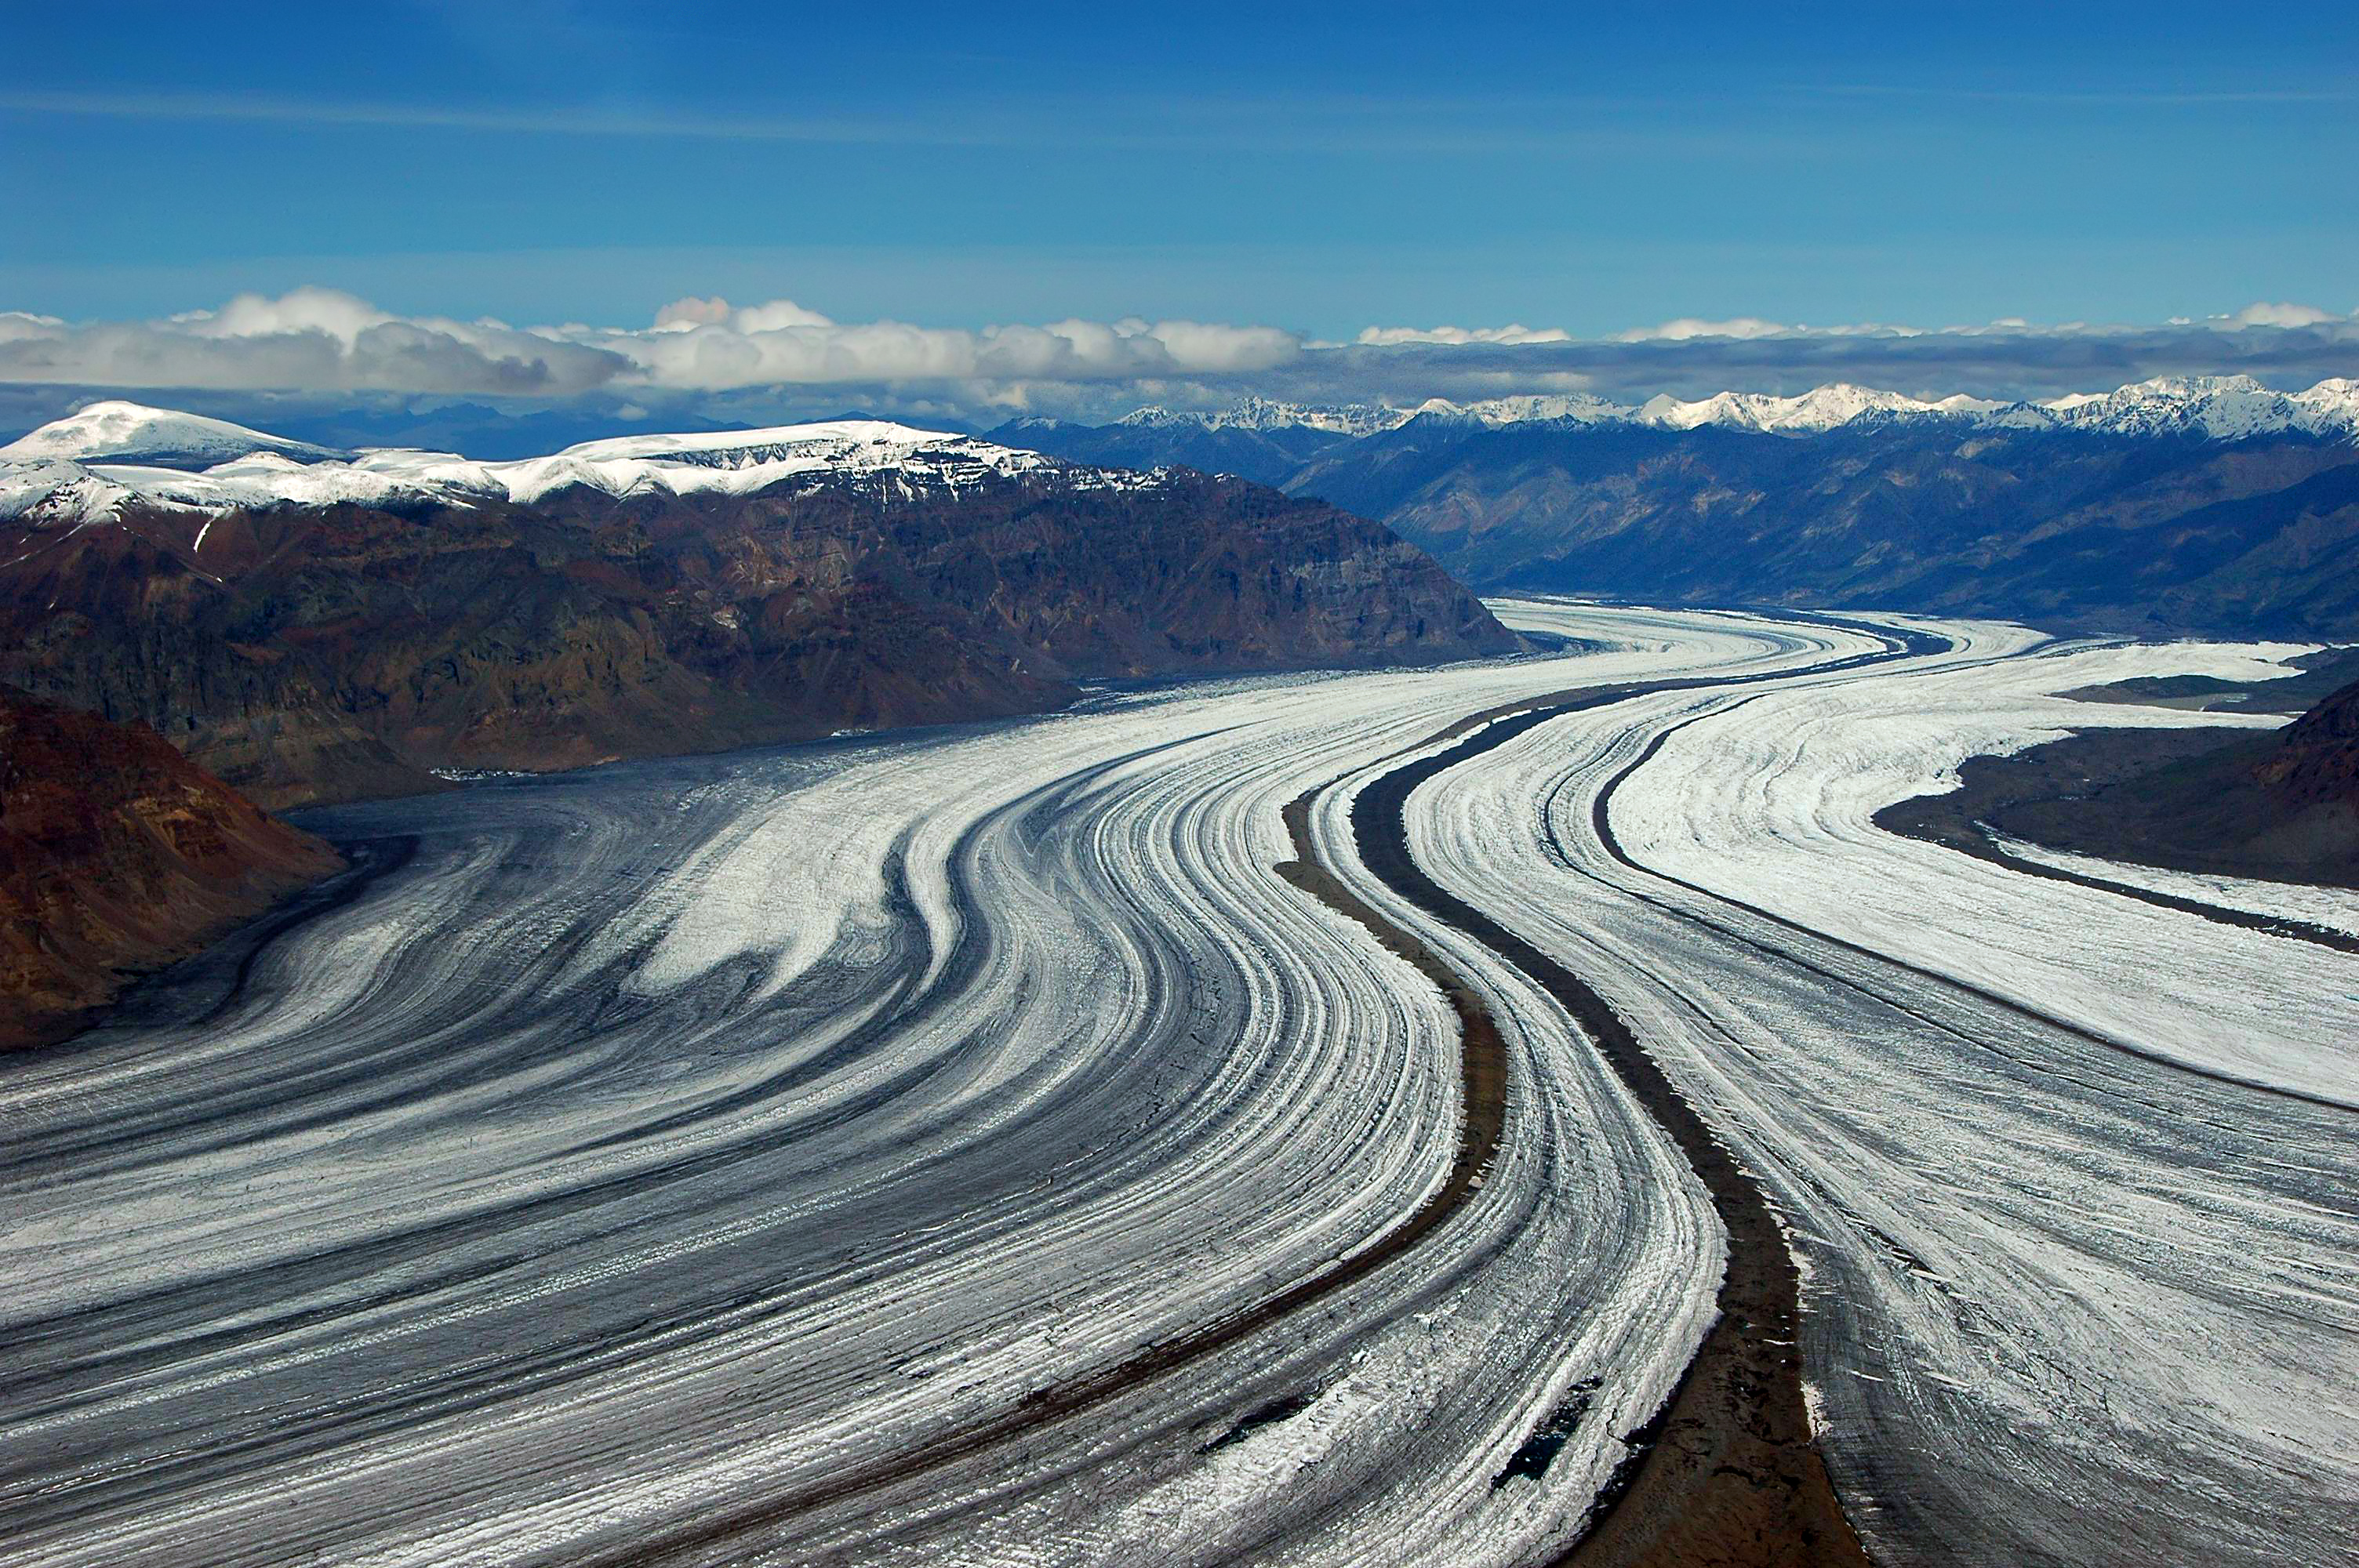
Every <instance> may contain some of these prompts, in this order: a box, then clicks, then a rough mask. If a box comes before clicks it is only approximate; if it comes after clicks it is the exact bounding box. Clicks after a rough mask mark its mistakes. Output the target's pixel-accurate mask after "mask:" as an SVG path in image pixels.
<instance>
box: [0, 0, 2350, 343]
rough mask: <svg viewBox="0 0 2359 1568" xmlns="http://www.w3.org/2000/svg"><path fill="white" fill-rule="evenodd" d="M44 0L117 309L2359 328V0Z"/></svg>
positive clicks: (161, 312) (20, 185) (1314, 325)
mask: <svg viewBox="0 0 2359 1568" xmlns="http://www.w3.org/2000/svg"><path fill="white" fill-rule="evenodd" d="M9 12H10V15H9V16H8V26H7V32H8V35H9V37H10V39H11V50H10V52H11V54H12V55H13V56H14V57H15V59H16V69H14V70H10V71H9V72H8V73H7V80H6V81H5V84H0V200H5V204H6V211H7V212H8V213H9V214H10V221H9V222H8V223H7V225H6V231H7V232H6V238H5V242H0V309H16V310H22V311H28V312H34V313H38V314H41V315H45V316H50V317H57V318H62V319H66V320H68V321H70V322H77V323H80V322H89V321H93V320H125V321H128V320H145V319H157V318H161V317H165V316H168V315H170V314H172V313H175V312H180V311H186V310H190V309H195V308H212V307H218V306H219V305H221V304H222V303H223V301H224V300H226V299H228V298H229V297H232V296H233V295H235V294H240V293H245V292H258V293H262V294H265V295H271V296H277V295H280V294H283V293H284V292H286V291H287V290H289V289H294V288H297V287H307V286H309V287H327V288H332V289H340V290H343V291H347V292H349V293H351V294H353V295H355V296H358V297H362V298H364V299H366V300H368V301H370V302H372V303H373V304H374V305H375V306H377V307H380V308H382V309H383V310H385V311H386V312H389V313H391V314H393V315H396V316H402V317H419V316H451V317H457V318H462V319H474V318H477V317H481V316H486V315H488V316H494V317H497V318H500V319H503V320H506V321H510V322H515V323H517V324H519V325H522V324H538V323H554V322H561V321H581V322H590V323H604V324H610V325H614V326H618V327H619V326H632V327H641V326H645V325H646V324H647V322H648V321H649V320H650V319H652V317H653V315H654V313H655V312H656V311H657V310H658V308H661V307H663V306H664V305H666V304H667V303H668V302H670V301H673V300H675V299H678V298H680V297H683V296H688V295H712V294H721V295H725V296H727V297H729V298H730V299H731V300H733V301H735V302H738V303H740V304H744V303H747V302H756V301H761V300H767V299H774V298H788V299H792V300H794V301H796V302H798V303H799V304H800V305H801V306H803V307H806V308H809V309H810V310H813V311H816V312H822V313H824V314H825V315H826V316H828V317H830V318H832V319H835V320H837V321H859V322H866V321H872V320H876V319H893V320H899V321H909V322H916V323H919V324H923V325H926V326H931V327H941V328H970V329H973V328H982V327H984V326H986V325H990V324H995V323H1007V322H1032V323H1041V322H1049V321H1055V320H1060V319H1066V318H1080V319H1088V320H1093V321H1115V320H1118V319H1122V318H1124V317H1126V316H1132V315H1136V316H1139V317H1142V318H1145V319H1148V320H1161V319H1172V318H1176V319H1187V320H1193V321H1205V322H1228V323H1239V324H1247V323H1250V324H1261V325H1266V326H1271V327H1276V328H1279V329H1283V330H1287V331H1289V332H1292V333H1295V334H1297V335H1299V336H1301V337H1304V338H1306V339H1310V340H1319V339H1335V340H1343V339H1349V338H1351V337H1352V336H1353V335H1354V334H1356V333H1358V332H1359V331H1361V330H1363V329H1365V328H1368V327H1371V326H1402V325H1414V326H1432V325H1435V324H1438V323H1451V324H1455V325H1462V326H1467V327H1495V326H1499V325H1503V324H1505V323H1508V322H1521V323H1524V324H1527V325H1530V326H1534V327H1541V326H1545V327H1549V328H1558V329H1562V330H1565V331H1567V332H1569V333H1571V335H1573V336H1575V337H1577V338H1600V337H1604V336H1607V335H1610V334H1614V333H1617V332H1620V331H1623V330H1627V329H1632V328H1638V327H1645V326H1647V325H1650V324H1653V323H1658V322H1661V321H1665V320H1668V319H1674V318H1687V317H1695V318H1704V319H1728V318H1736V317H1746V318H1760V319H1767V320H1770V321H1775V322H1778V323H1783V324H1804V323H1807V324H1810V325H1813V326H1821V327H1823V326H1829V325H1833V324H1841V323H1855V322H1882V323H1909V324H1914V325H1918V326H1930V327H1939V326H1949V325H1956V324H1965V323H1982V322H1987V321H1990V320H1992V319H1995V318H2003V317H2021V318H2026V319H2029V320H2031V321H2034V322H2039V323H2058V322H2071V321H2083V320H2086V321H2101V322H2125V323H2137V324H2155V323H2160V322H2163V321H2164V320H2166V319H2169V318H2172V317H2181V316H2187V317H2198V318H2201V317H2205V316H2212V315H2219V314H2223V313H2226V312H2230V311H2234V310H2236V309H2238V308H2242V307H2245V306H2247V305H2249V304H2251V303H2252V302H2254V301H2256V300H2269V301H2281V300H2290V301H2298V302H2301V303H2304V304H2308V305H2312V306H2317V307H2320V308H2323V309H2325V310H2328V311H2332V312H2335V313H2338V314H2344V315H2348V314H2350V313H2352V312H2353V311H2354V308H2359V266H2354V259H2353V258H2354V256H2359V200H2354V198H2353V195H2352V189H2353V181H2352V175H2351V170H2352V169H2353V168H2359V7H2354V6H2350V5H2314V6H2305V5H2288V6H2272V7H2267V8H2263V9H2258V10H2256V9H2254V8H2238V7H2223V6H2219V5H2206V6H2193V5H2173V4H2147V5H2136V6H2126V5H2052V4H2051V5H2006V4H2000V5H1978V6H1973V7H1940V8H1933V7H1913V6H1903V5H1889V4H1886V5H1875V6H1843V5H1812V6H1808V7H1778V6H1767V5H1742V6H1738V5H1730V6H1722V5H1710V4H1697V5H1683V6H1680V7H1678V8H1676V9H1675V10H1672V9H1654V8H1646V9H1642V8H1639V7H1631V6H1626V5H1615V6H1597V7H1590V6H1571V5H1565V6H1550V7H1545V8H1533V9H1531V10H1529V11H1522V12H1518V11H1513V10H1506V9H1504V8H1500V7H1492V6H1478V5H1416V6H1398V7H1396V6H1389V5H1380V4H1377V5H1371V4H1358V5H1348V6H1335V7H1297V6H1277V5H1258V6H1252V7H1223V6H1220V5H1188V6H1170V7H1117V6H1108V5H1090V6H1028V7H1004V6H993V7H972V6H970V7H963V8H960V9H947V8H936V7H931V6H927V5H891V6H871V7H860V6H844V5H831V6H828V7H823V8H822V7H809V8H804V7H795V6H783V5H694V4H690V5H666V6H654V5H645V6H632V5H598V4H553V3H552V4H512V5H490V4H451V5H385V6H368V7H362V6H337V5H327V6H319V5H305V6H301V7H296V6H291V5H290V6H286V7H255V6H241V5H203V6H191V5H154V6H148V5H103V4H87V5H30V4H16V5H11V6H10V7H9ZM18 379H21V378H18Z"/></svg>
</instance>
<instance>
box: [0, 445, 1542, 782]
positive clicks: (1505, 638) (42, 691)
mask: <svg viewBox="0 0 2359 1568" xmlns="http://www.w3.org/2000/svg"><path fill="white" fill-rule="evenodd" d="M1092 474H1093V470H1072V469H1067V468H1065V467H1064V466H1063V465H1059V466H1058V467H1057V468H1056V469H1055V470H1050V471H1049V472H1047V473H1045V474H1027V475H1022V476H1016V477H1005V478H995V479H992V480H990V481H985V482H982V483H975V484H963V483H962V484H959V485H956V486H954V487H948V488H944V487H939V486H938V487H935V488H932V489H928V488H925V487H923V486H922V485H921V486H919V487H916V488H914V489H913V488H912V487H911V486H910V485H908V483H906V482H895V481H894V480H893V479H892V478H891V477H890V476H889V475H888V476H886V478H885V479H882V480H877V479H873V478H872V479H869V480H866V481H863V482H848V481H840V480H838V481H830V480H813V481H810V482H807V483H798V484H788V485H781V486H777V487H775V488H772V489H768V490H765V491H762V492H758V493H756V494H753V495H747V496H738V495H726V494H716V493H703V494H692V495H689V496H684V497H683V496H675V495H670V494H659V495H647V496H633V497H626V498H623V499H616V498H615V497H613V496H610V495H607V494H605V493H603V492H598V491H594V490H591V489H588V488H586V487H576V488H574V489H571V490H568V491H563V492H558V493H556V494H554V495H550V496H549V497H546V498H544V499H543V500H542V501H540V502H538V503H533V504H531V505H518V504H509V503H493V502H484V503H480V504H467V505H452V504H444V503H433V504H421V505H419V507H417V508H415V509H413V510H408V511H388V510H377V509H372V508H364V507H358V506H351V505H341V506H332V507H292V506H288V507H278V508H273V509H267V510H255V511H250V512H233V513H230V514H226V515H223V516H219V517H216V518H214V519H213V520H212V522H211V524H210V527H209V531H208V532H207V534H206V535H205V542H204V544H203V546H202V550H201V554H200V552H199V551H198V550H197V548H196V547H195V546H194V540H195V538H196V535H197V534H198V531H199V528H200V527H201V525H204V519H203V518H202V517H201V515H200V514H190V513H187V512H175V511H169V510H154V509H141V508H139V507H137V506H134V507H132V508H130V509H127V510H125V511H122V512H120V513H118V514H114V515H113V516H111V517H108V518H106V519H104V520H103V521H99V522H95V523H91V524H86V525H82V526H79V527H78V528H76V527H73V525H72V524H67V523H57V524H49V525H47V526H46V527H44V526H40V525H38V524H19V525H15V526H12V527H11V528H10V529H9V530H7V531H6V535H7V536H0V546H6V554H7V555H9V556H20V557H21V558H19V559H16V560H13V561H12V562H11V563H10V564H9V565H7V566H6V567H5V568H0V679H5V680H9V681H12V682H14V683H16V684H17V685H19V686H21V687H26V688H27V689H28V690H30V691H32V692H34V693H36V694H37V695H39V696H42V697H49V698H51V699H54V700H57V701H60V702H64V703H67V704H70V705H71V706H75V707H80V708H89V709H91V710H93V711H96V712H99V713H101V714H103V715H104V716H106V717H108V718H113V719H139V720H143V721H145V722H147V723H148V724H151V725H153V726H154V727H156V728H157V729H158V730H160V731H162V732H163V733H164V734H165V735H166V736H167V737H168V739H170V740H171V741H173V742H174V743H175V744H176V745H178V746H179V747H180V748H181V749H182V750H183V751H184V752H187V753H188V755H189V756H190V758H192V759H193V760H195V761H196V762H200V763H201V764H202V765H204V766H205V767H208V768H210V769H212V770H213V771H214V772H216V773H219V774H220V775H221V776H222V777H223V778H224V779H226V780H228V781H229V782H230V783H232V784H234V785H236V786H237V787H239V788H241V789H243V790H245V791H246V792H247V793H248V794H250V795H253V796H254V797H255V799H256V800H258V801H260V802H261V803H262V804H263V805H265V806H271V807H273V808H276V807H278V806H287V805H291V804H294V803H297V802H301V801H314V800H333V799H346V798H354V797H358V796H364V795H386V794H392V793H398V792H401V791H404V790H410V789H419V788H427V787H431V786H432V782H433V781H432V780H431V778H430V776H429V770H430V769H434V768H447V767H497V768H526V769H539V768H553V767H567V766H573V765H578V764H581V763H585V762H596V761H599V760H602V759H605V758H611V757H618V756H634V755H639V756H644V755H655V754H660V753H665V752H689V751H714V750H722V749H725V748H728V747H732V746H738V745H746V744H754V743H760V742H767V741H781V740H790V739H797V738H802V737H808V736H813V735H821V734H826V733H829V732H831V731H833V730H839V729H845V728H862V729H865V728H875V727H886V726H893V725H905V724H924V723H935V722H943V721H952V720H963V719H981V718H990V717H997V716H1002V715H1007V714H1015V713H1026V712H1038V711H1042V710H1045V709H1048V708H1055V707H1058V706H1060V705H1062V704H1064V703H1066V702H1068V701H1071V699H1072V698H1073V697H1074V696H1075V695H1076V694H1077V687H1076V682H1078V681H1081V680H1084V679H1089V678H1097V677H1142V676H1177V675H1186V674H1198V673H1212V672H1229V671H1249V670H1264V669H1279V668H1288V667H1296V668H1299V667H1310V666H1321V665H1379V664H1414V663H1433V662H1440V661H1442V660H1448V659H1454V658H1465V657H1470V656H1473V655H1476V654H1493V653H1500V652H1505V651H1507V650H1509V649H1511V648H1513V647H1514V646H1515V645H1516V644H1515V641H1514V639H1513V637H1512V636H1511V635H1510V634H1509V633H1507V632H1506V630H1505V629H1504V628H1502V627H1501V626H1500V625H1499V624H1498V622H1495V621H1494V620H1493V619H1492V618H1491V615H1490V613H1489V612H1488V611H1485V610H1484V608H1483V606H1482V604H1481V603H1480V601H1478V600H1475V599H1474V598H1473V596H1472V595H1471V594H1469V593H1468V592H1467V591H1466V590H1465V589H1462V588H1461V587H1460V586H1459V585H1458V584H1457V583H1455V582H1453V581H1452V580H1451V579H1450V578H1449V577H1448V576H1447V575H1446V574H1445V573H1444V572H1443V571H1442V570H1441V569H1440V568H1439V567H1438V566H1436V565H1435V564H1434V563H1433V561H1432V560H1431V559H1430V558H1429V557H1427V556H1426V555H1425V554H1424V553H1423V552H1422V551H1419V550H1418V549H1416V548H1415V547H1414V546H1409V545H1407V544H1405V543H1403V542H1402V541H1401V540H1399V539H1398V538H1397V537H1395V536H1394V535H1392V534H1391V533H1390V532H1388V531H1387V530H1386V529H1385V528H1383V527H1382V526H1380V525H1378V524H1372V523H1368V522H1365V521H1363V520H1362V519H1360V518H1357V517H1353V516H1352V515H1350V514H1346V513H1343V512H1341V511H1338V510H1337V509H1335V508H1334V507H1332V506H1329V505H1326V504H1325V503H1320V502H1311V501H1299V500H1294V499H1291V498H1288V497H1286V496H1283V495H1280V494H1278V493H1277V492H1275V491H1271V490H1267V489H1265V488H1263V487H1261V486H1258V485H1254V484H1250V483H1246V482H1245V481H1237V480H1226V479H1212V478H1208V477H1205V476H1202V475H1199V474H1193V473H1188V472H1173V473H1169V474H1165V475H1161V476H1158V477H1157V478H1156V479H1155V480H1154V481H1151V482H1145V483H1130V484H1123V485H1114V484H1103V483H1093V482H1091V476H1092ZM70 528H71V530H72V531H71V532H69V529H70ZM20 534H21V536H18V535H20Z"/></svg>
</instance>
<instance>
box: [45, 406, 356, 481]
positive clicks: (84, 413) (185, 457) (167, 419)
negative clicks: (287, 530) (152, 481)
mask: <svg viewBox="0 0 2359 1568" xmlns="http://www.w3.org/2000/svg"><path fill="white" fill-rule="evenodd" d="M255 452H276V453H277V454H278V455H279V456H281V457H285V458H288V459H292V460H295V461H297V462H305V463H311V462H324V461H330V460H335V459H339V458H344V457H349V456H350V455H351V454H350V453H348V452H340V451H336V450H334V449H332V448H328V447H315V446H313V445H311V444H310V442H308V441H290V440H288V438H286V437H284V436H273V435H270V434H268V433H266V432H265V431H261V430H250V429H248V428H246V427H245V426H243V425H233V424H231V423H230V422H229V421H228V420H226V419H208V418H206V417H205V416H203V415H201V414H183V413H180V412H179V411H178V410H176V409H170V408H150V407H148V406H146V405H145V404H139V403H124V402H119V401H110V402H105V403H93V404H92V405H90V406H88V407H86V408H84V409H82V410H81V411H80V412H78V413H74V414H69V415H68V416H65V417H64V418H62V419H57V420H52V421H51V422H50V423H49V424H47V425H44V426H42V427H40V428H39V429H38V430H35V431H34V432H32V434H30V435H28V436H26V437H23V438H20V439H17V440H15V441H11V442H10V443H8V444H7V445H6V446H5V447H0V462H5V463H29V462H38V461H40V460H44V459H52V458H60V459H64V460H68V461H71V462H82V463H94V462H108V463H137V464H141V465H144V466H147V467H150V468H211V467H212V466H214V465H215V464H217V463H225V462H229V461H231V460H234V459H237V458H243V457H246V456H249V455H251V454H253V453H255Z"/></svg>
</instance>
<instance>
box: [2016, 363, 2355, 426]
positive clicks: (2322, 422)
mask: <svg viewBox="0 0 2359 1568" xmlns="http://www.w3.org/2000/svg"><path fill="white" fill-rule="evenodd" d="M2350 386H2351V384H2350V383H2349V382H2347V381H2346V382H2341V383H2339V384H2338V383H2336V382H2331V381H2329V382H2321V383H2319V384H2317V385H2316V386H2313V387H2311V388H2310V390H2309V391H2307V392H2300V393H2283V392H2275V391H2272V390H2270V389H2269V388H2268V387H2266V386H2263V385H2262V384H2260V383H2259V382H2257V381H2255V380H2254V379H2253V378H2252V377H2251V376H2248V375H2163V376H2156V377H2154V378H2153V379H2151V380H2148V381H2141V382H2136V383H2134V384H2131V385H2128V386H2125V387H2121V388H2119V389H2117V390H2115V391H2114V392H2112V393H2109V394H2107V395H2104V396H2102V397H2091V398H2074V399H2071V400H2066V399H2057V400H2055V401H2053V402H2050V403H2049V404H2047V405H2045V406H2046V407H2048V408H2049V410H2050V411H2051V412H2053V413H2054V414H2055V415H2056V416H2057V418H2058V420H2059V422H2060V423H2061V424H2063V425H2066V426H2068V427H2077V428H2081V429H2086V430H2091V431H2096V432H2101V433H2103V434H2105V435H2115V436H2170V435H2191V436H2198V437H2204V438H2211V439H2213V440H2238V439H2244V438H2250V437H2254V436H2265V435H2276V434H2279V433H2283V432H2288V431H2295V432H2301V433H2305V434H2323V435H2332V434H2343V433H2349V432H2351V431H2353V430H2354V427H2359V398H2354V396H2353V395H2351V393H2350V391H2349V390H2348V389H2349V387H2350Z"/></svg>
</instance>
